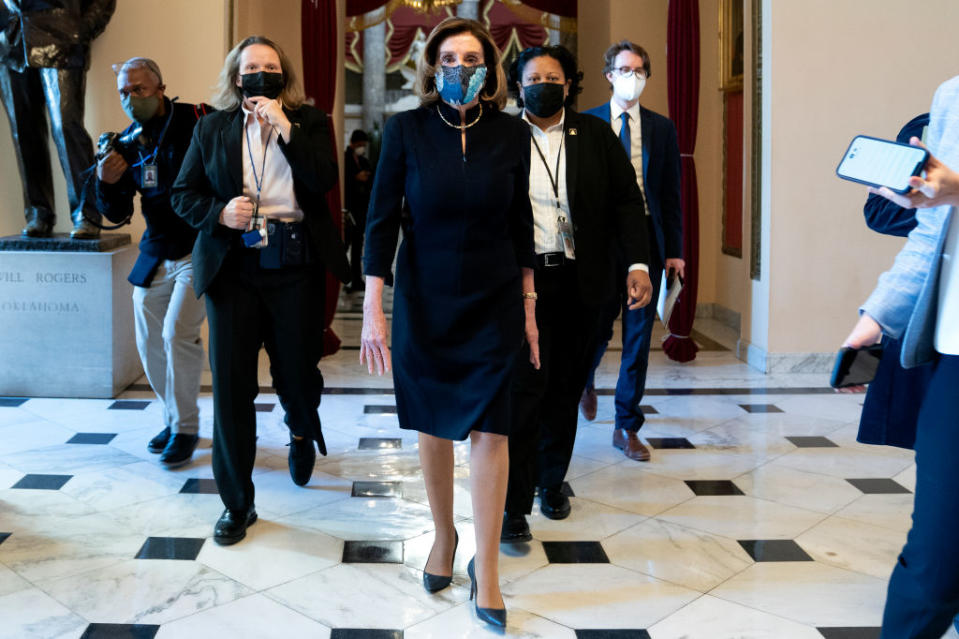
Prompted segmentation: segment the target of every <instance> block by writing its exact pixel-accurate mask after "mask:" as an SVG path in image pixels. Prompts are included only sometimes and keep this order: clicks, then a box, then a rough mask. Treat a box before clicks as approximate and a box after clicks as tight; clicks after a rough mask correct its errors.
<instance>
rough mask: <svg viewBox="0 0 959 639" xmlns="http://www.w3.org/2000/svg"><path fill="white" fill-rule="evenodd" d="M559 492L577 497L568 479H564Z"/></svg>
mask: <svg viewBox="0 0 959 639" xmlns="http://www.w3.org/2000/svg"><path fill="white" fill-rule="evenodd" d="M559 492H561V493H563V494H564V495H566V496H567V497H575V496H576V493H574V492H573V487H572V486H570V485H569V482H568V481H564V482H563V485H562V487H561V488H560V489H559Z"/></svg>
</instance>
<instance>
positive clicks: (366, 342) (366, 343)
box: [360, 276, 392, 375]
mask: <svg viewBox="0 0 959 639" xmlns="http://www.w3.org/2000/svg"><path fill="white" fill-rule="evenodd" d="M382 299H383V278H381V277H372V276H367V278H366V295H365V298H364V300H363V333H362V336H361V337H360V364H364V363H365V364H366V366H367V370H369V372H370V375H372V374H373V366H374V364H375V365H376V374H377V375H382V374H384V373H389V372H390V369H391V368H392V366H391V364H392V362H391V360H390V347H389V346H387V343H386V314H385V313H384V312H383V303H382Z"/></svg>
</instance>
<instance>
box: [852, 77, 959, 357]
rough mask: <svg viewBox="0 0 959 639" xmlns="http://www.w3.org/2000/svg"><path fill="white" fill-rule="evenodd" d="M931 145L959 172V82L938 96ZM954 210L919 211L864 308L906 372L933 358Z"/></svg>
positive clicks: (945, 86)
mask: <svg viewBox="0 0 959 639" xmlns="http://www.w3.org/2000/svg"><path fill="white" fill-rule="evenodd" d="M927 146H928V147H929V150H930V152H931V153H932V154H933V155H935V156H936V157H937V158H939V160H940V161H942V162H943V163H944V164H945V165H947V166H949V167H950V168H952V169H953V170H959V77H955V78H952V79H951V80H948V81H947V82H945V83H943V84H942V85H941V86H940V87H939V89H938V90H937V91H936V95H935V97H934V98H933V100H932V109H931V111H930V120H929V133H928V140H927ZM955 211H956V209H955V207H951V206H939V207H936V208H931V209H919V210H918V211H917V212H916V220H917V221H918V225H917V226H916V228H915V229H913V230H912V232H910V233H909V239H908V240H907V241H906V245H905V246H904V247H903V248H902V250H901V251H900V252H899V255H897V256H896V262H895V264H893V267H892V268H891V269H890V270H889V271H887V272H885V273H883V274H882V275H881V276H880V277H879V284H878V286H877V287H876V290H874V291H873V293H872V295H870V296H869V299H868V300H866V303H865V304H863V305H862V308H861V309H860V310H861V311H862V312H865V313H867V314H868V315H869V316H870V317H872V318H873V319H875V320H876V321H877V322H878V323H879V325H880V326H882V330H883V332H884V333H886V334H887V335H890V336H891V337H896V338H901V339H902V358H901V361H902V365H903V366H905V367H907V368H910V367H913V366H918V365H919V364H924V363H926V362H928V361H930V360H932V359H933V358H934V357H935V346H934V338H935V334H936V315H937V312H938V306H939V269H940V266H941V263H942V251H943V246H944V245H945V241H946V235H947V233H948V231H949V222H950V220H951V219H952V217H953V216H954V215H953V214H954V213H955ZM956 330H959V327H956Z"/></svg>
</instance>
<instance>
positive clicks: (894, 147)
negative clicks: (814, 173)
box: [836, 135, 929, 193]
mask: <svg viewBox="0 0 959 639" xmlns="http://www.w3.org/2000/svg"><path fill="white" fill-rule="evenodd" d="M928 158H929V152H928V151H926V150H925V149H924V148H922V147H918V146H911V145H909V144H902V143H901V142H891V141H889V140H880V139H879V138H872V137H869V136H868V135H857V136H856V137H854V138H853V139H852V142H850V143H849V148H848V149H846V153H845V154H844V155H843V156H842V161H841V162H840V163H839V166H838V167H836V175H838V176H839V177H841V178H842V179H844V180H850V181H852V182H858V183H859V184H866V185H868V186H875V187H877V188H878V187H880V186H885V187H888V188H889V189H891V190H893V191H895V192H896V193H906V192H907V191H908V190H909V178H911V177H912V176H914V175H919V174H920V173H921V172H922V169H923V167H925V166H926V160H927V159H928Z"/></svg>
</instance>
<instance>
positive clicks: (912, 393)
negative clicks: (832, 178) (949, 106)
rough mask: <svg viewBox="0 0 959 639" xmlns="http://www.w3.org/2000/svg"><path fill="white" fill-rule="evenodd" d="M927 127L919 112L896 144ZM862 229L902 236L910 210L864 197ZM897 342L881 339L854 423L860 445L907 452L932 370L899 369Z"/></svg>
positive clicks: (911, 224) (910, 222)
mask: <svg viewBox="0 0 959 639" xmlns="http://www.w3.org/2000/svg"><path fill="white" fill-rule="evenodd" d="M928 124H929V114H928V113H923V114H922V115H919V116H916V117H915V118H913V119H912V120H910V121H909V122H907V123H906V125H905V126H904V127H902V130H900V131H899V135H898V136H896V141H897V142H905V143H908V142H909V139H910V138H911V137H912V136H916V137H917V138H921V137H922V131H923V129H924V128H925V127H926V126H927V125H928ZM863 214H864V215H865V216H866V224H867V225H868V226H869V228H871V229H872V230H873V231H876V232H877V233H882V234H884V235H895V236H899V237H905V236H907V235H909V231H911V230H912V229H914V228H915V227H916V224H917V222H916V209H904V208H902V207H901V206H899V205H898V204H896V203H895V202H891V201H889V200H887V199H886V198H884V197H882V196H881V195H875V194H870V195H869V197H868V199H867V200H866V206H865V207H864V208H863ZM901 350H902V342H901V341H900V340H897V339H892V338H889V337H886V338H884V339H883V348H882V358H881V359H880V360H879V368H878V369H876V378H875V379H874V380H873V381H872V383H871V384H869V388H868V390H867V391H866V399H865V400H864V401H863V404H862V415H861V417H860V419H859V435H858V436H857V437H856V439H857V440H858V441H860V442H862V443H863V444H876V445H886V446H898V447H900V448H912V447H913V446H914V445H915V442H916V426H917V425H918V423H919V408H920V406H921V405H922V398H923V396H924V395H925V393H926V388H928V386H929V381H930V379H931V378H932V366H931V365H929V364H924V365H922V366H916V367H914V368H903V367H902V365H901V364H900V363H899V359H900V352H901Z"/></svg>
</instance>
